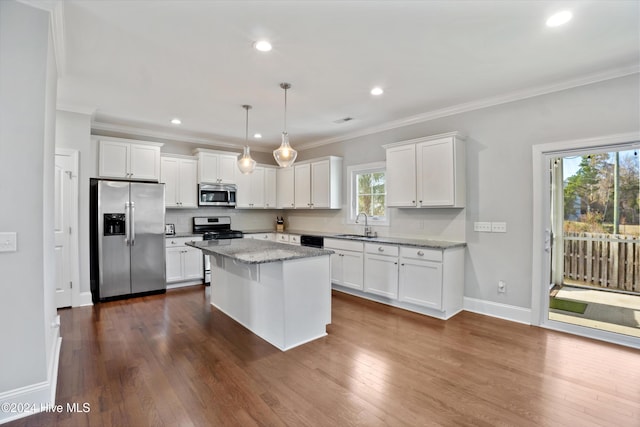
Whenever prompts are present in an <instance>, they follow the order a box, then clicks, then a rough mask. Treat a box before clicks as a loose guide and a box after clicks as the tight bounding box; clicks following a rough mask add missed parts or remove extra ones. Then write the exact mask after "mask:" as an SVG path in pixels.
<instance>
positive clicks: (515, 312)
mask: <svg viewBox="0 0 640 427" xmlns="http://www.w3.org/2000/svg"><path fill="white" fill-rule="evenodd" d="M463 309H464V310H465V311H471V312H473V313H478V314H483V315H485V316H491V317H497V318H499V319H504V320H509V321H512V322H517V323H524V324H525V325H529V324H530V319H531V310H529V309H528V308H522V307H517V306H515V305H508V304H502V303H499V302H493V301H487V300H481V299H477V298H470V297H464V300H463Z"/></svg>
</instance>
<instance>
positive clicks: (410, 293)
mask: <svg viewBox="0 0 640 427" xmlns="http://www.w3.org/2000/svg"><path fill="white" fill-rule="evenodd" d="M324 242H325V243H324V247H325V248H326V249H331V250H333V251H334V252H335V253H334V254H333V255H331V282H332V283H333V284H334V285H336V286H337V287H336V289H337V290H342V291H343V292H347V293H353V294H354V295H357V296H360V297H363V298H367V299H371V300H374V301H378V302H381V303H384V304H388V305H392V306H395V307H399V308H404V309H406V310H411V311H415V312H417V313H421V314H426V315H429V316H433V317H438V318H441V319H448V318H450V317H451V316H453V315H455V314H457V313H458V312H460V311H461V310H462V304H463V294H464V252H465V248H464V246H456V247H452V248H445V249H433V248H424V247H414V246H398V245H393V244H378V243H373V242H366V243H363V242H358V241H352V240H340V239H325V240H324Z"/></svg>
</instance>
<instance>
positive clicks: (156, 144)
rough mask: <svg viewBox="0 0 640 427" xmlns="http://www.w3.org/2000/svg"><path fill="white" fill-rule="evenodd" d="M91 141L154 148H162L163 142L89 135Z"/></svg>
mask: <svg viewBox="0 0 640 427" xmlns="http://www.w3.org/2000/svg"><path fill="white" fill-rule="evenodd" d="M91 140H92V141H94V142H100V141H113V142H128V143H129V144H138V145H152V146H154V147H162V146H164V142H156V141H145V140H141V139H127V138H117V137H115V136H100V135H91Z"/></svg>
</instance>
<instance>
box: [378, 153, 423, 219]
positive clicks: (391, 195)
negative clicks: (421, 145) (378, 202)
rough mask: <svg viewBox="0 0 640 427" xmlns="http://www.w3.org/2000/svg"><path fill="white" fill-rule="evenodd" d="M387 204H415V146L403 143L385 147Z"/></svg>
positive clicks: (400, 205)
mask: <svg viewBox="0 0 640 427" xmlns="http://www.w3.org/2000/svg"><path fill="white" fill-rule="evenodd" d="M385 174H386V187H387V188H386V191H387V206H389V207H406V206H416V147H415V145H413V144H411V145H403V146H400V147H393V148H389V149H387V167H386V172H385Z"/></svg>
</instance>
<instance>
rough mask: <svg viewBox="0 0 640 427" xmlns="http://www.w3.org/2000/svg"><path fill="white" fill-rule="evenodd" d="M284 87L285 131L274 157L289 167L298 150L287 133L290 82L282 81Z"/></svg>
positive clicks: (281, 84)
mask: <svg viewBox="0 0 640 427" xmlns="http://www.w3.org/2000/svg"><path fill="white" fill-rule="evenodd" d="M280 87H281V88H282V89H284V131H283V132H282V143H281V144H280V147H278V149H277V150H273V157H274V158H275V159H276V162H278V164H279V165H280V167H282V168H288V167H289V166H291V165H292V164H293V162H295V161H296V157H297V156H298V152H297V151H296V150H294V149H293V148H291V145H289V134H288V133H287V89H289V88H291V85H290V84H289V83H280Z"/></svg>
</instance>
